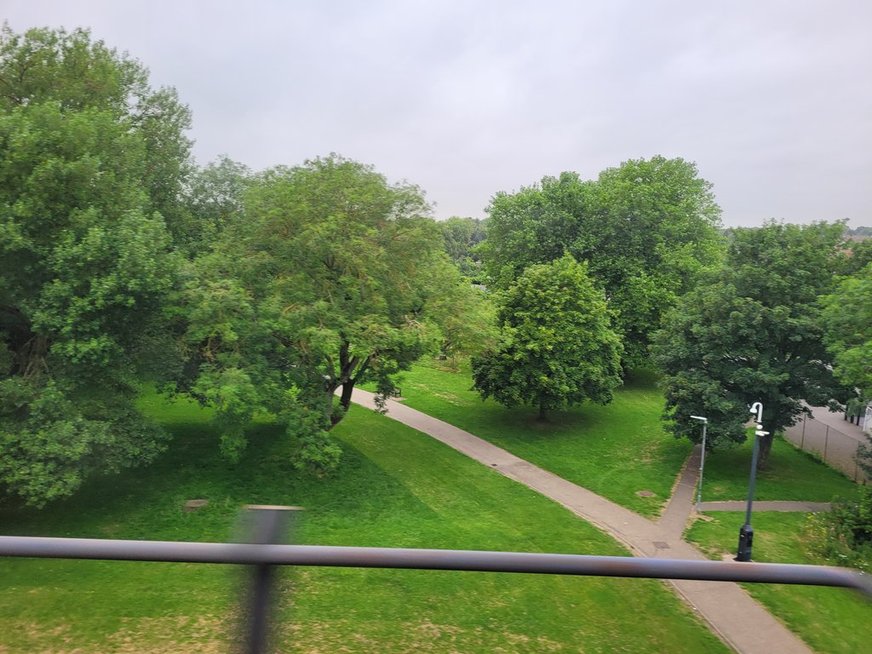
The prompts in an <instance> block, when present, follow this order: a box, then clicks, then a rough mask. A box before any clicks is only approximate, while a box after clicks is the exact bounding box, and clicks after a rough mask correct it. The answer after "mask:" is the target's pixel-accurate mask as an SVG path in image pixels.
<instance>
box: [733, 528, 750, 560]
mask: <svg viewBox="0 0 872 654" xmlns="http://www.w3.org/2000/svg"><path fill="white" fill-rule="evenodd" d="M753 545H754V528H753V527H752V526H751V525H749V524H744V525H742V527H741V528H740V529H739V551H738V552H737V553H736V558H735V559H734V560H735V561H750V560H751V548H752V546H753Z"/></svg>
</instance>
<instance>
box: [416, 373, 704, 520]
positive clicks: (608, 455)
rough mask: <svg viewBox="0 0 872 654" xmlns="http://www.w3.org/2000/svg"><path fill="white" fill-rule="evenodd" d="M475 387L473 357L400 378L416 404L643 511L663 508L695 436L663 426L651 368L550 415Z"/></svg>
mask: <svg viewBox="0 0 872 654" xmlns="http://www.w3.org/2000/svg"><path fill="white" fill-rule="evenodd" d="M471 388H472V378H471V375H470V372H469V367H468V364H467V365H466V367H462V368H461V369H460V370H459V371H457V372H453V371H448V370H443V369H440V368H439V367H437V365H435V364H433V363H424V364H419V365H416V366H415V367H414V368H413V369H412V370H411V371H410V372H408V373H405V375H404V379H403V382H402V384H401V392H402V397H403V401H404V402H405V403H406V404H408V405H409V406H411V407H413V408H415V409H418V410H419V411H423V412H424V413H427V414H429V415H432V416H434V417H436V418H439V419H441V420H444V421H446V422H449V423H451V424H452V425H455V426H457V427H460V428H461V429H465V430H466V431H469V432H471V433H473V434H475V435H476V436H480V437H481V438H484V439H486V440H488V441H490V442H492V443H494V444H496V445H499V446H500V447H503V448H505V449H507V450H508V451H510V452H511V453H512V454H515V455H516V456H519V457H521V458H522V459H526V460H527V461H530V462H532V463H535V464H536V465H538V466H540V467H542V468H545V469H546V470H550V471H551V472H553V473H555V474H557V475H559V476H561V477H563V478H564V479H567V480H569V481H571V482H573V483H576V484H578V485H580V486H584V487H585V488H588V489H590V490H592V491H594V492H595V493H598V494H600V495H602V496H604V497H607V498H608V499H610V500H612V501H613V502H616V503H618V504H620V505H622V506H625V507H627V508H628V509H631V510H633V511H636V512H638V513H641V514H643V515H647V516H656V515H658V514H659V513H660V511H661V510H662V508H663V506H664V505H665V502H666V501H667V500H668V499H669V496H670V494H671V491H672V485H673V483H674V482H675V479H676V477H677V475H678V473H679V471H680V470H681V466H682V464H683V463H684V461H685V459H686V458H687V455H688V454H689V452H690V448H691V446H690V443H689V442H687V441H680V440H676V439H675V438H672V437H671V436H669V435H668V434H666V433H665V432H664V431H663V428H662V427H661V424H660V414H661V412H662V410H663V396H662V395H661V393H660V392H659V391H658V390H657V388H656V386H655V383H654V379H653V377H651V376H650V375H647V376H646V375H640V376H639V378H638V379H637V380H636V381H631V382H630V383H628V384H627V385H625V386H623V387H622V388H620V389H619V390H618V391H617V392H616V393H615V399H614V401H613V402H612V403H611V404H608V405H606V406H601V405H598V404H590V403H585V404H583V405H581V406H577V407H573V408H571V409H568V410H565V411H554V412H552V413H551V414H550V416H549V418H548V420H547V421H546V422H542V421H539V420H537V417H536V410H535V409H531V408H529V407H522V408H517V409H507V408H505V407H503V406H502V405H500V404H497V403H496V402H494V401H492V400H486V401H482V400H481V398H480V397H479V395H478V393H477V392H476V391H473V390H471ZM645 491H647V492H645ZM640 492H641V495H640V494H639V493H640ZM649 493H652V494H650V495H649Z"/></svg>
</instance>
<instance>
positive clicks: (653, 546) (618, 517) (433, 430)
mask: <svg viewBox="0 0 872 654" xmlns="http://www.w3.org/2000/svg"><path fill="white" fill-rule="evenodd" d="M352 401H353V402H354V403H356V404H360V405H362V406H365V407H367V408H369V409H374V408H375V402H374V400H373V394H372V393H368V392H366V391H361V390H357V389H355V391H354V395H353V397H352ZM387 409H388V417H390V418H393V419H394V420H397V421H398V422H401V423H403V424H405V425H408V426H409V427H412V428H413V429H416V430H418V431H420V432H423V433H424V434H427V435H429V436H431V437H433V438H435V439H436V440H439V441H441V442H443V443H445V444H446V445H448V446H449V447H452V448H454V449H455V450H457V451H458V452H461V453H463V454H465V455H466V456H468V457H470V458H472V459H475V460H476V461H479V462H481V463H483V464H484V465H487V466H489V467H491V468H493V469H494V470H496V471H497V472H499V473H501V474H503V475H505V476H506V477H508V478H509V479H513V480H515V481H517V482H519V483H521V484H524V485H525V486H528V487H529V488H531V489H533V490H535V491H537V492H539V493H541V494H542V495H544V496H545V497H548V498H549V499H551V500H554V501H555V502H557V503H558V504H561V505H562V506H564V507H566V508H567V509H568V510H569V511H571V512H572V513H574V514H575V515H577V516H579V517H581V518H583V519H585V520H587V521H588V522H590V523H592V524H594V525H596V526H597V527H599V528H600V529H601V530H603V531H604V532H606V533H607V534H609V535H610V536H612V537H614V538H615V539H617V540H618V541H620V542H621V543H623V544H624V545H625V546H626V547H627V548H628V549H629V550H630V551H631V552H632V553H633V554H634V555H636V556H646V557H655V558H666V559H691V560H700V561H701V560H707V559H706V557H705V556H704V555H703V554H702V553H700V552H699V551H698V550H697V549H696V548H694V547H693V546H692V545H690V544H688V543H686V542H684V541H683V540H682V539H681V536H682V532H683V530H684V526H685V524H686V523H687V521H688V519H689V517H690V515H691V513H692V511H693V497H692V494H693V485H694V484H695V483H696V474H697V465H698V464H697V465H694V464H693V463H692V459H689V463H688V464H685V467H684V470H683V471H682V473H681V475H680V478H679V483H678V486H677V487H676V492H675V493H674V494H673V498H672V499H671V500H670V503H669V505H668V506H667V509H666V511H665V512H664V515H663V517H662V518H661V519H660V521H658V522H657V523H655V522H652V521H650V520H647V519H646V518H643V517H642V516H640V515H638V514H636V513H633V512H632V511H629V510H628V509H625V508H624V507H622V506H619V505H617V504H615V503H614V502H611V501H609V500H607V499H605V498H604V497H601V496H599V495H597V494H595V493H592V492H591V491H589V490H587V489H586V488H582V487H581V486H577V485H575V484H573V483H571V482H568V481H566V480H565V479H562V478H561V477H558V476H557V475H554V474H552V473H550V472H548V471H547V470H543V469H542V468H539V467H537V466H535V465H533V464H531V463H529V462H527V461H524V460H523V459H520V458H518V457H516V456H515V455H513V454H511V453H509V452H507V451H506V450H504V449H502V448H499V447H497V446H495V445H493V444H491V443H489V442H487V441H485V440H483V439H481V438H478V437H477V436H474V435H473V434H470V433H469V432H466V431H463V430H462V429H458V428H457V427H455V426H453V425H450V424H448V423H446V422H443V421H441V420H438V419H436V418H433V417H431V416H428V415H426V414H424V413H421V412H420V411H416V410H415V409H412V408H410V407H407V406H405V405H403V404H400V403H398V402H396V401H393V400H389V401H388V402H387ZM723 565H728V566H747V565H753V563H733V562H726V563H724V564H723ZM669 583H670V584H671V585H672V586H673V587H674V588H675V589H676V590H677V591H678V593H679V594H680V595H681V596H682V597H683V598H684V599H685V600H686V601H687V603H688V604H690V606H691V607H693V608H694V609H695V610H696V611H697V612H698V613H699V614H700V616H701V617H702V618H703V619H704V620H705V621H706V622H707V623H708V624H709V626H710V627H711V628H712V630H713V631H714V632H715V633H716V634H718V635H719V636H720V637H721V639H722V640H723V641H724V642H725V643H727V644H728V645H729V646H731V647H732V648H733V649H734V650H736V651H737V652H741V653H742V654H773V653H774V652H778V653H779V654H792V653H803V654H811V649H809V647H808V646H807V645H806V644H805V643H804V642H803V641H802V640H800V639H799V638H798V637H797V636H796V635H794V634H793V633H792V632H791V631H790V630H788V629H787V628H786V627H785V626H784V625H783V624H781V623H780V622H779V621H778V620H776V619H775V618H774V617H773V616H772V615H771V614H770V613H769V612H768V611H766V609H765V608H763V607H762V606H761V605H760V604H758V603H757V602H756V601H754V600H753V599H752V598H751V596H750V595H748V594H747V593H746V592H745V591H744V590H743V589H742V588H741V587H740V586H739V585H738V584H735V583H730V582H707V581H683V580H672V581H669Z"/></svg>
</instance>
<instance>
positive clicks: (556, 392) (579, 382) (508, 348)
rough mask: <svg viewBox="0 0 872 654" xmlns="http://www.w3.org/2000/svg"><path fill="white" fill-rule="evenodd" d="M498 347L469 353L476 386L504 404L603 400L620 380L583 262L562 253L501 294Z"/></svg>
mask: <svg viewBox="0 0 872 654" xmlns="http://www.w3.org/2000/svg"><path fill="white" fill-rule="evenodd" d="M498 306H499V325H500V329H501V331H500V336H499V340H498V342H497V344H496V346H495V347H494V348H493V349H492V350H490V351H488V352H485V353H484V354H482V355H481V356H478V357H474V358H473V360H472V377H473V381H474V386H475V388H476V389H477V390H478V391H479V393H480V394H481V395H482V397H483V398H488V397H493V398H494V399H496V400H497V401H498V402H500V403H501V404H504V405H505V406H508V407H513V406H520V405H532V406H534V407H537V408H538V410H539V417H540V418H542V419H544V418H545V417H546V413H547V411H549V410H553V409H558V408H561V407H565V406H570V405H573V404H577V403H580V402H583V401H585V400H591V401H593V402H599V403H601V404H606V403H608V402H610V401H611V399H612V391H613V390H614V389H615V388H616V387H617V386H619V385H620V383H621V379H620V360H621V353H622V346H621V341H620V337H619V336H618V335H617V334H616V333H615V332H614V331H613V330H612V327H611V319H612V317H613V316H612V313H611V311H610V310H609V308H608V306H607V304H606V300H605V297H604V296H603V292H602V290H600V289H597V288H596V287H595V286H594V284H593V282H592V281H591V279H590V277H589V276H588V274H587V264H584V263H577V262H576V261H575V260H574V259H573V258H572V257H571V256H570V255H564V256H563V257H561V258H560V259H557V260H555V261H553V262H551V263H547V264H535V265H532V266H530V267H529V268H527V269H526V270H525V271H524V272H523V273H522V274H521V276H520V277H519V278H518V280H517V281H516V282H515V283H514V284H513V285H512V286H510V287H509V289H508V290H506V291H505V292H503V293H502V294H500V297H499V299H498Z"/></svg>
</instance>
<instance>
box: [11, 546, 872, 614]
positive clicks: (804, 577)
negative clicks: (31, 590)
mask: <svg viewBox="0 0 872 654" xmlns="http://www.w3.org/2000/svg"><path fill="white" fill-rule="evenodd" d="M0 556H17V557H38V558H65V559H109V560H118V561H162V562H180V563H231V564H249V565H250V564H268V565H305V566H331V567H347V568H403V569H418V570H464V571H476V572H523V573H533V574H563V575H590V576H598V577H636V578H656V579H697V580H700V581H745V582H755V583H777V584H800V585H810V586H840V587H844V588H854V589H856V590H859V591H860V592H862V593H863V594H865V595H866V596H867V597H869V598H870V599H872V578H870V577H869V576H868V575H864V574H862V573H859V572H855V571H853V570H848V569H846V568H834V567H828V566H818V565H794V564H786V563H753V564H748V563H733V562H729V561H724V562H721V561H688V560H668V559H646V558H634V557H622V556H587V555H581V554H534V553H527V552H486V551H475V550H432V549H400V548H384V547H334V546H324V545H251V544H243V543H181V542H167V541H127V540H100V539H87V538H39V537H29V536H0Z"/></svg>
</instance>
